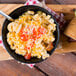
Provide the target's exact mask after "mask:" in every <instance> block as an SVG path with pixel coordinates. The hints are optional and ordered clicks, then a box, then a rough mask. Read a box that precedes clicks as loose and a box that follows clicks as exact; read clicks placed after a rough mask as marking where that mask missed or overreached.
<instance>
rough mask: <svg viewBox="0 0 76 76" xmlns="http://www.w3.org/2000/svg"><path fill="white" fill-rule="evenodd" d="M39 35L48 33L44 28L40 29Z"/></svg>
mask: <svg viewBox="0 0 76 76" xmlns="http://www.w3.org/2000/svg"><path fill="white" fill-rule="evenodd" d="M38 33H39V34H45V33H46V29H45V28H43V27H39V28H38Z"/></svg>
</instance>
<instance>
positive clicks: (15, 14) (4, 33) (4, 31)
mask: <svg viewBox="0 0 76 76" xmlns="http://www.w3.org/2000/svg"><path fill="white" fill-rule="evenodd" d="M28 10H32V11H35V12H37V11H42V12H44V13H46V14H47V15H51V16H52V14H51V13H50V12H49V11H47V10H46V9H44V8H42V7H39V6H34V5H29V6H22V7H19V8H17V9H16V10H14V11H13V12H12V13H10V14H9V16H11V17H12V18H13V19H17V18H18V17H19V16H20V15H22V14H23V13H24V12H26V11H28ZM52 18H53V19H54V17H53V16H52ZM54 21H55V24H56V25H57V26H56V31H55V32H54V35H55V41H54V42H53V45H54V48H53V49H52V50H51V51H49V52H48V53H49V54H50V55H51V54H52V53H53V51H54V50H55V48H56V47H57V44H58V42H59V25H58V24H57V22H56V20H55V19H54ZM9 23H10V21H9V20H7V19H6V20H5V21H4V24H3V27H2V40H3V44H4V46H5V48H6V50H7V51H8V53H9V54H10V55H11V56H12V57H13V58H14V59H16V60H18V61H20V62H23V63H38V62H41V61H43V59H42V58H40V59H38V58H36V57H33V58H31V59H30V60H25V59H24V57H23V56H21V55H18V54H16V53H15V51H13V50H12V49H11V48H10V46H9V44H8V43H7V33H8V30H7V25H8V24H9Z"/></svg>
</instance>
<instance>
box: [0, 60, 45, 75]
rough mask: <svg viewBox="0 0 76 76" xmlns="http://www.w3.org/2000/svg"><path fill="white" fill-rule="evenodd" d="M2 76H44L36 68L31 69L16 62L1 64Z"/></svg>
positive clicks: (2, 62)
mask: <svg viewBox="0 0 76 76" xmlns="http://www.w3.org/2000/svg"><path fill="white" fill-rule="evenodd" d="M0 76H44V74H43V73H41V72H40V71H38V70H36V69H35V68H32V69H31V68H29V67H28V66H27V65H22V64H20V63H18V62H17V61H15V60H9V61H1V62H0Z"/></svg>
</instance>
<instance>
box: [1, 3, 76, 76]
mask: <svg viewBox="0 0 76 76" xmlns="http://www.w3.org/2000/svg"><path fill="white" fill-rule="evenodd" d="M22 5H23V4H0V9H1V10H4V12H6V13H7V14H9V13H10V12H11V11H13V10H14V9H15V8H17V7H20V6H22ZM47 6H48V7H49V8H51V9H52V10H54V11H56V12H57V13H64V14H65V15H66V16H65V17H66V20H67V22H69V21H70V20H71V19H72V18H73V16H74V14H73V12H72V9H73V8H76V5H50V4H48V5H47ZM6 7H7V9H6ZM57 7H58V8H57ZM12 8H13V9H12ZM9 10H10V12H9ZM67 17H69V19H68V18H67ZM3 20H4V18H3V17H2V16H0V27H2V23H3ZM0 29H1V28H0ZM2 51H3V53H4V51H5V53H6V54H8V53H7V52H6V50H4V49H3V48H2V47H0V52H2ZM0 55H1V54H0ZM9 57H10V56H9ZM0 75H1V76H76V55H75V53H66V54H53V55H52V56H51V57H49V58H48V59H47V60H46V61H44V62H41V63H38V64H36V65H35V67H34V68H33V69H30V68H29V67H28V66H26V65H25V64H24V65H22V64H20V63H18V62H17V61H15V60H7V61H0Z"/></svg>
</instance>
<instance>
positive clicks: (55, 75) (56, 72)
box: [37, 53, 76, 76]
mask: <svg viewBox="0 0 76 76" xmlns="http://www.w3.org/2000/svg"><path fill="white" fill-rule="evenodd" d="M37 66H38V67H39V68H40V69H42V70H43V71H44V72H46V73H47V74H48V75H49V76H76V56H75V55H73V54H71V53H68V54H56V55H54V54H53V55H52V56H51V57H50V58H48V59H47V60H46V61H44V62H42V63H38V64H37Z"/></svg>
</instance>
